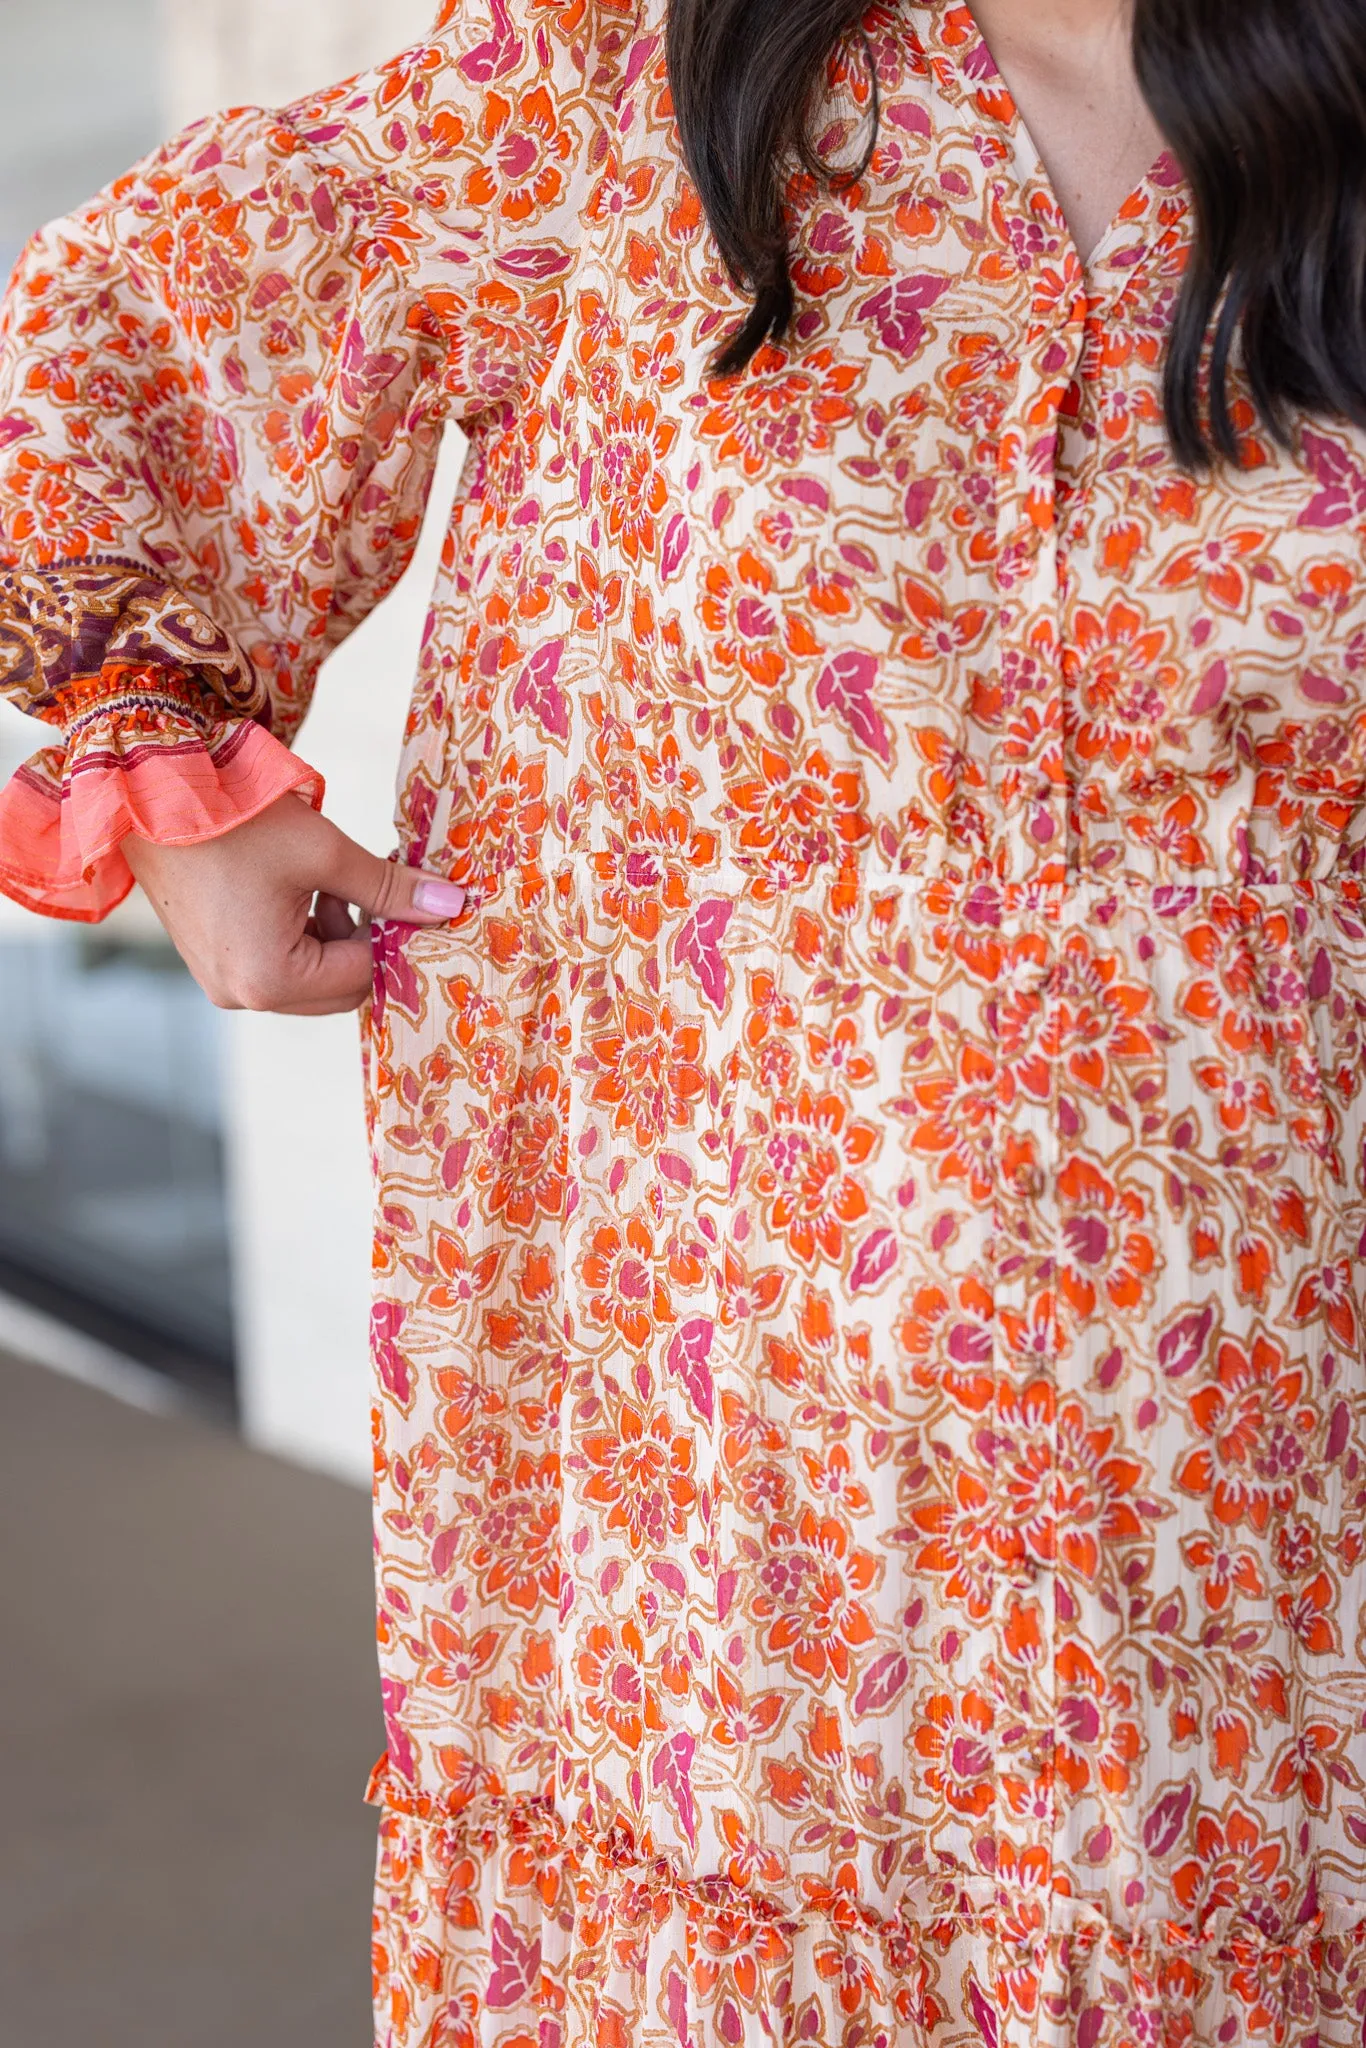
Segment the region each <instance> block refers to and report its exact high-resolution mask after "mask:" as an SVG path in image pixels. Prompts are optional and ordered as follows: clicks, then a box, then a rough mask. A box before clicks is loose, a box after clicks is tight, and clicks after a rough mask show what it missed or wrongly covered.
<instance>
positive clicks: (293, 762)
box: [0, 663, 323, 924]
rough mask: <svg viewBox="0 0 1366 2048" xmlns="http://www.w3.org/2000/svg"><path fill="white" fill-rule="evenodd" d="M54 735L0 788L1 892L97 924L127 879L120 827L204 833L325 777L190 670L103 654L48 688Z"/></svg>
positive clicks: (154, 834) (161, 840) (190, 835)
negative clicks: (87, 669) (57, 733)
mask: <svg viewBox="0 0 1366 2048" xmlns="http://www.w3.org/2000/svg"><path fill="white" fill-rule="evenodd" d="M44 716H45V717H48V718H50V719H51V720H52V721H53V722H54V723H60V724H61V725H62V727H63V733H64V741H63V744H62V745H60V746H53V747H47V748H45V749H44V750H43V752H42V753H40V754H35V755H34V756H33V758H32V760H30V761H28V762H27V763H26V764H25V766H24V767H22V768H21V769H20V770H19V771H18V773H17V774H16V775H14V776H12V777H11V779H10V781H9V783H8V784H7V785H6V786H5V787H4V788H3V789H0V891H3V892H4V894H5V895H6V896H11V897H13V898H14V900H15V901H16V902H17V903H22V904H23V905H24V906H25V907H26V908H27V909H29V910H37V911H41V912H42V913H43V914H44V915H45V916H48V917H64V918H70V919H72V920H74V921H75V922H76V923H79V924H97V923H98V922H99V921H100V919H101V918H103V917H107V916H108V914H109V912H110V911H111V910H113V909H114V908H115V906H116V905H117V904H119V903H121V902H122V901H123V899H124V897H125V896H126V895H127V894H128V892H129V890H130V889H131V888H132V886H133V877H132V873H131V871H130V869H129V867H128V863H127V861H126V860H125V859H124V857H123V854H122V852H121V850H120V849H121V846H122V843H123V841H124V839H126V838H127V837H128V835H129V834H130V833H135V834H136V835H137V836H138V837H139V838H140V839H150V840H152V841H154V842H155V843H156V844H157V845H159V846H193V845H195V844H197V843H198V841H200V840H203V839H216V838H218V837H219V836H220V834H222V833H224V832H230V831H231V830H232V828H233V827H234V826H235V825H243V824H245V823H246V821H247V819H248V818H254V817H255V816H256V814H257V813H258V811H263V810H265V808H266V806H267V805H268V804H273V803H274V802H275V800H276V798H277V797H281V796H284V795H286V794H287V793H288V792H289V791H291V790H295V791H297V792H298V793H299V795H300V796H303V797H305V798H306V799H307V800H308V802H309V803H311V804H312V805H313V807H314V809H315V810H316V809H318V808H319V807H320V806H321V804H322V800H323V779H322V777H321V775H319V774H318V772H317V771H316V769H313V768H310V767H309V766H308V765H307V763H305V762H303V761H300V760H298V759H297V758H296V757H295V756H294V755H293V754H291V753H290V751H289V749H288V748H287V747H285V746H284V745H282V743H281V742H280V741H279V740H278V739H275V738H274V737H273V736H272V735H271V734H270V733H268V732H267V731H266V729H265V727H264V726H261V725H257V724H255V723H254V722H253V721H252V720H251V719H244V718H240V717H239V718H234V717H232V716H231V715H230V714H229V713H228V711H227V710H226V707H225V706H224V704H223V700H222V698H221V697H220V696H218V695H217V694H216V693H215V691H214V690H213V688H212V687H211V685H210V684H209V682H208V681H207V680H206V679H201V678H200V677H198V676H196V675H195V674H194V673H193V672H189V671H182V670H176V669H169V668H164V667H160V666H157V667H152V666H146V665H141V664H135V663H129V664H122V663H110V664H107V665H106V666H105V668H104V669H103V670H102V672H101V673H100V674H99V675H98V676H97V677H93V678H90V679H88V680H83V681H80V682H72V683H68V684H67V685H65V686H64V687H63V688H61V689H59V690H57V691H56V692H54V693H53V697H52V700H51V709H50V710H45V712H44Z"/></svg>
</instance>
